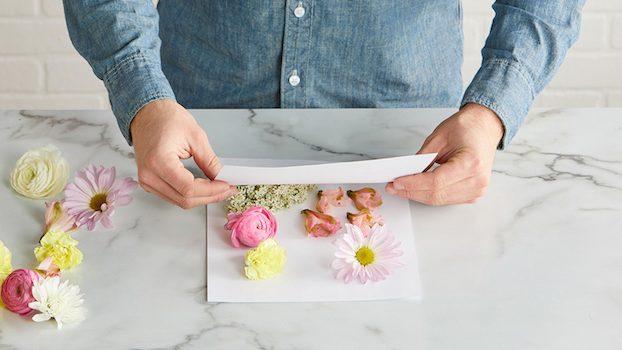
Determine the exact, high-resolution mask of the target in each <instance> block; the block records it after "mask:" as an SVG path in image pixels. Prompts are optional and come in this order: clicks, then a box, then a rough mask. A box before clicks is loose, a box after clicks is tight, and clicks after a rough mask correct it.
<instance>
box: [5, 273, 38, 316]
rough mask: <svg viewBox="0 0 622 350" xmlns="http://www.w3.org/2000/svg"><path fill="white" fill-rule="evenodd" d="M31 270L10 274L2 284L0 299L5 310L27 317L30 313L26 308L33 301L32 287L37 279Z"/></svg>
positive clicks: (28, 308) (30, 309) (29, 309)
mask: <svg viewBox="0 0 622 350" xmlns="http://www.w3.org/2000/svg"><path fill="white" fill-rule="evenodd" d="M39 278H40V277H39V275H38V274H37V273H36V272H35V271H33V270H25V269H19V270H15V271H13V272H11V273H10V274H9V275H8V276H7V278H6V279H5V280H4V282H3V283H2V292H1V293H0V297H1V298H2V302H3V303H4V306H5V307H6V309H7V310H9V311H11V312H14V313H16V314H18V315H22V316H24V315H27V314H29V313H30V312H31V311H32V308H30V307H29V306H28V304H29V303H30V302H32V301H33V300H34V297H33V296H32V285H33V283H34V281H37V280H38V279H39Z"/></svg>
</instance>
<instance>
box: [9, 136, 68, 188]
mask: <svg viewBox="0 0 622 350" xmlns="http://www.w3.org/2000/svg"><path fill="white" fill-rule="evenodd" d="M68 178H69V164H68V163H67V161H66V160H65V158H63V157H62V156H61V154H60V151H59V150H58V148H56V147H55V146H53V145H48V146H45V147H41V148H37V149H33V150H30V151H28V152H26V153H24V155H23V156H21V158H19V160H18V161H17V164H15V169H13V172H12V173H11V179H10V182H11V187H13V189H14V190H15V192H17V193H19V194H21V195H22V196H24V197H28V198H35V199H36V198H47V197H53V196H55V195H57V194H59V193H60V192H61V191H62V190H63V189H64V188H65V185H66V184H67V179H68Z"/></svg>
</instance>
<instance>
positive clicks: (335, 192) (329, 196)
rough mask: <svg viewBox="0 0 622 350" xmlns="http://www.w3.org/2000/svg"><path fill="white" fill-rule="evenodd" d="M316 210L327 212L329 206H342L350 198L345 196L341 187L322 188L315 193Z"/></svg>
mask: <svg viewBox="0 0 622 350" xmlns="http://www.w3.org/2000/svg"><path fill="white" fill-rule="evenodd" d="M317 197H318V201H317V206H316V208H317V210H318V211H319V212H320V213H327V212H328V210H329V209H330V206H333V207H343V206H345V205H346V204H348V203H349V202H350V198H348V197H347V196H346V192H345V191H344V190H343V188H341V187H339V188H336V189H329V190H322V191H319V192H318V193H317Z"/></svg>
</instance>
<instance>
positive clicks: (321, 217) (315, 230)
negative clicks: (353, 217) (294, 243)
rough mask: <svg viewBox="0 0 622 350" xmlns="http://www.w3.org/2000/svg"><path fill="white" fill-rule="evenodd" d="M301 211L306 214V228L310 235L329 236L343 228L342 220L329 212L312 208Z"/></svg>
mask: <svg viewBox="0 0 622 350" xmlns="http://www.w3.org/2000/svg"><path fill="white" fill-rule="evenodd" d="M300 213H301V214H302V215H304V216H305V229H306V230H307V233H308V234H309V235H310V236H313V237H327V236H330V235H332V234H334V233H335V232H337V231H339V230H340V229H341V222H340V221H339V220H338V219H337V218H335V217H333V216H330V215H328V214H324V213H320V212H317V211H313V210H310V209H305V210H303V211H301V212H300Z"/></svg>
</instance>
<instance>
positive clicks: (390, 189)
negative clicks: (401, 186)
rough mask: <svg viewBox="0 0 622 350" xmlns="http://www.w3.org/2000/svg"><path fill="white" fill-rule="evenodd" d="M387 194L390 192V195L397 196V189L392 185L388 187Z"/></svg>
mask: <svg viewBox="0 0 622 350" xmlns="http://www.w3.org/2000/svg"><path fill="white" fill-rule="evenodd" d="M387 192H389V193H390V194H395V193H396V191H395V188H393V186H391V184H389V186H387Z"/></svg>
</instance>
